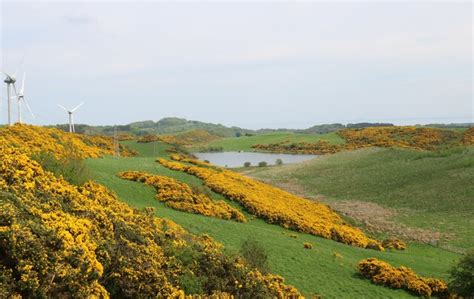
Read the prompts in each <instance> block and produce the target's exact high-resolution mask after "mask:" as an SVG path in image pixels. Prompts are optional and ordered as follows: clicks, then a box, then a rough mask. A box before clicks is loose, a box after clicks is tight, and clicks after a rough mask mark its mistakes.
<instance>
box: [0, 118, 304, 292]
mask: <svg viewBox="0 0 474 299" xmlns="http://www.w3.org/2000/svg"><path fill="white" fill-rule="evenodd" d="M7 130H8V131H9V132H8V133H7V134H5V131H7ZM17 130H18V131H19V132H18V135H20V136H19V137H18V138H16V137H15V136H13V135H12V133H11V132H13V131H17ZM24 130H31V131H32V134H33V135H34V134H37V136H36V137H33V138H34V139H36V138H40V137H39V136H42V137H41V138H44V141H45V142H44V144H40V143H39V140H34V141H32V142H30V140H29V139H28V138H27V137H26V135H25V136H24V135H23V134H25V132H24ZM20 131H21V132H20ZM52 132H53V133H54V134H58V136H51V135H50V134H52ZM0 133H1V134H0V157H1V159H0V252H1V259H0V297H1V298H9V297H27V298H29V297H38V298H56V297H58V298H62V297H64V298H69V297H74V298H76V297H77V298H108V297H109V296H111V297H117V298H139V297H140V298H152V297H153V298H155V297H158V298H165V297H166V298H168V297H170V298H185V296H186V294H185V291H184V288H185V285H184V281H185V280H184V279H183V277H189V276H191V275H192V276H193V277H197V278H199V281H201V282H202V283H201V285H200V287H201V290H202V291H201V292H200V294H196V295H203V296H204V297H206V296H211V295H216V294H217V295H216V296H219V297H221V298H231V297H232V296H235V297H238V298H248V297H250V296H251V295H250V294H258V295H259V296H260V297H278V298H289V297H292V298H299V297H300V296H301V295H300V293H299V292H298V290H296V289H295V288H294V287H291V286H288V285H285V284H284V282H283V278H281V277H280V276H275V275H272V274H262V273H260V272H258V271H255V270H251V269H249V268H248V267H247V266H246V265H245V264H244V263H242V262H241V261H240V260H239V258H235V257H230V256H227V255H224V254H222V246H221V245H220V244H218V243H217V242H215V241H214V240H213V239H212V238H210V237H208V236H194V235H191V234H189V233H187V232H186V231H185V230H183V229H182V228H181V227H180V226H178V225H177V224H175V223H174V222H171V221H169V220H166V219H159V218H157V217H155V216H154V214H153V213H150V212H148V213H145V212H140V211H137V210H134V209H132V208H130V207H129V206H128V205H126V204H124V203H122V202H120V201H119V200H118V199H117V197H116V195H115V194H114V193H112V192H110V191H109V190H107V188H105V187H104V186H101V185H99V184H96V183H94V182H87V183H86V184H84V185H82V186H79V187H78V186H74V185H72V184H70V183H69V182H67V181H65V180H64V179H63V178H61V177H59V178H58V177H55V176H54V175H53V174H52V173H50V172H48V171H45V170H44V169H43V168H42V167H41V166H40V165H39V164H38V163H37V162H36V161H34V160H32V159H31V158H30V157H29V155H30V154H31V153H34V152H35V151H36V150H37V149H36V148H35V147H40V148H42V149H44V150H51V151H53V153H54V154H55V155H58V156H61V155H63V153H64V151H65V150H66V148H65V147H64V146H62V145H58V146H54V144H53V141H52V140H53V139H54V140H63V138H66V139H67V138H71V139H73V141H74V142H75V143H74V144H76V145H77V146H84V147H85V148H87V149H88V152H87V156H91V157H92V156H94V155H96V154H99V153H106V151H105V152H104V150H103V149H102V148H99V147H97V146H96V145H92V144H89V145H84V143H81V142H82V141H79V140H80V138H81V137H77V136H70V135H72V134H69V133H63V132H60V131H57V130H50V129H43V128H35V127H32V126H23V125H22V126H14V127H12V128H8V129H0ZM63 135H66V137H64V136H63ZM5 136H6V137H5ZM48 136H49V137H48ZM76 138H79V139H77V140H76ZM7 140H8V142H10V141H12V142H13V141H15V142H17V143H16V144H15V146H16V147H13V146H11V144H10V143H8V144H6V142H7ZM87 140H89V139H87ZM49 142H51V144H49ZM23 145H24V148H23ZM76 145H73V146H76ZM190 256H191V257H193V259H192V263H190V262H189V257H190ZM235 280H237V281H238V282H239V285H235V284H234V283H233V282H234V281H235ZM198 297H199V296H196V297H193V298H198ZM187 298H189V297H187Z"/></svg>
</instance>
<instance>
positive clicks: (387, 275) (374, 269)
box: [357, 258, 448, 297]
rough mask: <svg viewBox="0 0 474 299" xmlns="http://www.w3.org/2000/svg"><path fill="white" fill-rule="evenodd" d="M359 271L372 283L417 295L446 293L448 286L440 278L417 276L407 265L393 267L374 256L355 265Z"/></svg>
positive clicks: (426, 295)
mask: <svg viewBox="0 0 474 299" xmlns="http://www.w3.org/2000/svg"><path fill="white" fill-rule="evenodd" d="M357 269H358V270H359V273H360V274H361V275H362V276H364V277H366V278H368V279H370V280H371V281H372V282H373V283H376V284H381V285H386V286H389V287H391V288H394V289H405V290H407V291H410V292H411V293H414V294H416V295H419V296H424V297H430V296H431V295H435V296H438V295H440V296H443V295H447V293H448V287H447V285H446V283H445V282H444V281H442V280H439V279H435V278H430V277H422V276H418V275H417V274H416V273H415V272H413V270H411V269H410V268H407V267H403V266H402V267H399V268H395V267H393V266H392V265H390V264H389V263H386V262H384V261H380V260H378V259H376V258H369V259H365V260H362V261H360V262H359V264H358V265H357Z"/></svg>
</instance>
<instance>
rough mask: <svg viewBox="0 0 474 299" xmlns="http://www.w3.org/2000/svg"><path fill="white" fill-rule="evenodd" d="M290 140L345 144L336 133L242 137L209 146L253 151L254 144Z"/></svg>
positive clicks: (291, 141) (227, 139)
mask: <svg viewBox="0 0 474 299" xmlns="http://www.w3.org/2000/svg"><path fill="white" fill-rule="evenodd" d="M287 140H289V142H290V143H296V142H316V141H318V140H326V141H328V142H330V143H335V144H339V143H343V142H344V140H343V139H342V138H341V137H339V135H337V134H336V133H329V134H322V135H314V134H293V133H270V134H262V135H255V136H242V137H238V138H237V137H232V138H224V139H219V140H215V141H211V142H209V143H208V144H206V145H207V146H216V147H218V146H222V147H223V148H224V151H238V150H243V151H252V150H253V149H252V145H254V144H270V143H278V142H283V141H287Z"/></svg>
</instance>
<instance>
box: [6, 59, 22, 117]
mask: <svg viewBox="0 0 474 299" xmlns="http://www.w3.org/2000/svg"><path fill="white" fill-rule="evenodd" d="M24 61H25V56H23V57H22V58H21V63H20V66H19V67H18V68H17V70H16V71H15V73H14V74H7V73H5V72H2V73H3V74H4V75H5V80H3V82H5V83H6V84H7V102H8V125H9V126H11V125H12V103H11V102H12V99H11V97H10V86H12V87H13V90H14V91H15V95H18V94H17V92H16V86H15V82H16V74H17V73H18V70H19V69H20V67H22V66H23V62H24Z"/></svg>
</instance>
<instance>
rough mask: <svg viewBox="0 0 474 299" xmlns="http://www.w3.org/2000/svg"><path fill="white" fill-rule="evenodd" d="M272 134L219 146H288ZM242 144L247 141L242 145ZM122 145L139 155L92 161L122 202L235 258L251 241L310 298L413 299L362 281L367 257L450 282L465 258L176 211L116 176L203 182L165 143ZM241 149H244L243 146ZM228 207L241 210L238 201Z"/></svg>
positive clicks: (96, 174)
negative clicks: (174, 162)
mask: <svg viewBox="0 0 474 299" xmlns="http://www.w3.org/2000/svg"><path fill="white" fill-rule="evenodd" d="M268 135H271V137H268V136H267V137H262V136H264V135H262V136H250V137H240V138H233V139H229V140H227V139H222V140H219V142H221V144H220V145H222V146H224V147H225V149H226V150H237V149H239V150H249V149H250V146H251V145H252V144H254V143H262V139H261V138H268V139H267V141H268V142H275V140H282V141H283V140H285V138H288V134H268ZM324 136H326V138H333V139H334V140H335V142H340V141H337V140H338V139H337V138H336V137H337V135H333V134H328V136H327V135H321V137H324ZM331 136H332V137H331ZM258 138H260V139H258ZM296 138H314V136H308V135H306V136H304V137H303V136H298V137H296ZM235 139H239V140H237V141H236V140H235ZM248 139H250V140H248ZM257 139H258V140H257ZM226 140H227V141H226ZM242 141H245V142H243V143H242ZM215 142H218V141H215ZM226 142H228V143H226ZM122 144H123V145H126V146H128V147H129V148H131V149H133V150H136V151H137V152H138V153H139V156H137V157H121V158H115V157H111V156H106V157H104V158H97V159H88V160H86V163H87V166H88V168H89V169H90V171H91V173H92V176H93V178H94V179H95V180H96V181H97V182H98V183H101V184H104V185H105V186H106V187H108V188H109V189H111V190H113V191H115V192H116V193H117V195H118V196H119V198H120V199H121V200H123V201H125V202H126V203H128V204H129V205H131V206H132V207H136V208H145V207H154V208H155V209H156V210H155V211H156V214H157V215H158V216H159V217H165V218H169V219H171V220H173V221H175V222H176V223H178V224H180V225H182V226H183V227H184V228H185V229H187V230H188V231H190V232H191V233H195V234H204V233H205V234H209V235H210V236H211V237H213V238H215V239H216V240H217V241H219V242H221V243H222V244H224V246H225V250H226V251H227V252H229V253H235V252H237V251H238V250H239V249H240V247H241V244H242V243H243V242H244V241H246V240H248V239H249V238H254V239H256V240H258V242H260V243H261V244H262V245H263V247H264V248H265V249H266V251H267V253H268V256H269V264H270V268H271V270H272V272H274V273H276V274H280V275H282V276H283V277H284V278H285V279H286V282H287V283H289V284H292V285H294V286H295V287H297V288H298V289H299V290H300V291H302V292H303V293H304V294H305V295H308V296H309V295H311V294H320V295H322V296H323V297H324V298H360V297H364V298H410V297H412V295H410V294H409V293H407V292H405V291H402V290H393V289H389V288H385V287H382V286H377V285H374V284H372V283H370V282H369V281H368V280H365V279H362V278H360V277H359V275H358V274H357V271H356V264H357V262H359V261H360V260H361V259H364V258H370V257H376V258H379V259H381V260H384V261H387V262H389V263H391V264H392V265H394V266H400V265H405V266H408V267H411V268H413V270H415V271H416V272H418V273H419V274H420V275H425V276H433V277H438V278H444V279H446V278H447V272H448V270H449V268H450V267H451V266H452V265H453V264H454V262H455V261H456V260H457V259H458V258H459V255H458V254H456V253H453V252H450V251H447V250H444V249H441V248H437V247H434V246H431V245H428V244H420V243H409V244H408V249H407V250H405V251H395V250H393V251H392V250H387V251H385V252H378V251H374V250H367V249H361V248H356V247H351V246H348V245H344V244H341V243H337V242H334V241H331V240H327V239H323V238H320V237H317V236H312V235H308V234H303V233H297V232H293V231H289V230H287V229H284V228H282V227H280V226H277V225H271V224H267V223H265V222H264V221H263V220H260V219H255V217H252V215H249V214H248V213H246V212H245V211H242V212H243V213H244V215H245V216H246V217H247V219H249V221H248V222H247V223H238V222H235V221H226V220H221V219H217V218H210V217H204V216H201V215H196V214H190V213H186V212H181V211H177V210H173V209H171V208H169V207H166V206H165V205H164V204H163V203H161V202H159V201H158V200H156V199H155V198H154V195H155V191H154V190H153V188H152V187H151V186H147V185H144V184H141V183H137V182H131V181H127V180H123V179H120V178H118V177H117V176H116V174H117V173H119V172H121V171H129V170H141V171H146V172H149V173H153V174H160V175H165V176H169V177H172V178H175V179H177V180H179V181H182V182H185V183H187V184H189V185H191V186H202V182H201V180H199V179H197V178H196V177H194V176H191V175H188V174H186V173H183V172H178V171H172V170H169V169H167V168H164V167H163V166H161V165H160V164H158V163H156V162H155V158H156V157H168V156H169V153H167V152H166V148H167V145H166V144H163V143H161V142H152V143H141V144H140V143H136V142H135V141H124V142H123V143H122ZM238 144H240V145H239V146H237V145H238ZM328 157H329V156H328ZM311 163H313V162H311ZM305 165H306V164H305ZM284 167H289V166H284ZM274 169H277V168H271V169H265V170H262V169H259V170H260V172H259V173H260V174H261V175H262V176H264V174H265V171H267V170H268V171H273V170H274ZM281 169H283V168H281ZM255 175H257V173H256V174H255ZM333 179H334V178H333ZM204 188H206V187H204ZM345 189H347V188H345ZM208 191H209V193H210V194H212V197H213V198H215V199H222V196H220V195H218V194H215V193H213V192H212V191H210V190H208ZM318 192H319V191H318ZM227 202H228V203H229V204H231V205H233V206H234V207H237V208H239V209H241V208H240V206H239V205H238V204H236V203H235V202H229V201H227ZM305 242H308V243H311V244H312V245H313V249H310V250H308V249H304V248H303V243H305Z"/></svg>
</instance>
